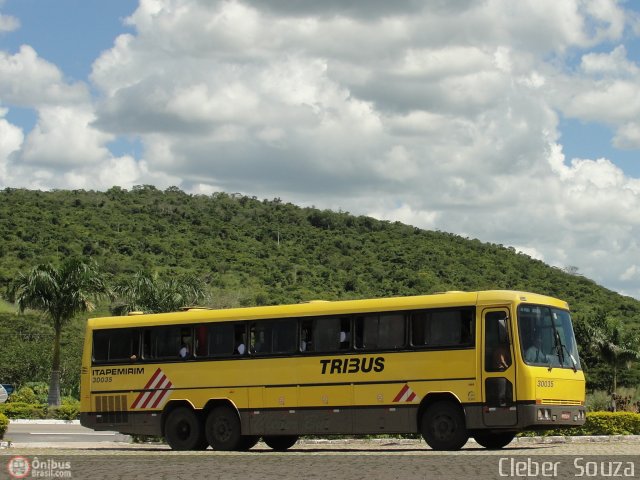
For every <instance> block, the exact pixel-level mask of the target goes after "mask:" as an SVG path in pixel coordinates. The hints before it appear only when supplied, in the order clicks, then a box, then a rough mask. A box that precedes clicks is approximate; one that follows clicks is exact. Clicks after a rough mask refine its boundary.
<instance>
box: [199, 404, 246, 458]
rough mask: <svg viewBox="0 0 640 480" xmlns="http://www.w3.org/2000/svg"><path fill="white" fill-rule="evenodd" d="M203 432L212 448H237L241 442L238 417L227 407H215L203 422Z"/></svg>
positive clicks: (227, 449)
mask: <svg viewBox="0 0 640 480" xmlns="http://www.w3.org/2000/svg"><path fill="white" fill-rule="evenodd" d="M205 433H206V436H207V441H208V442H209V445H211V447H212V448H213V449H214V450H223V451H230V450H237V449H238V447H239V446H240V443H241V438H242V437H241V435H240V419H239V418H238V415H237V414H236V412H234V411H233V410H232V409H231V408H229V407H216V408H214V409H213V410H211V412H210V413H209V415H207V421H206V422H205Z"/></svg>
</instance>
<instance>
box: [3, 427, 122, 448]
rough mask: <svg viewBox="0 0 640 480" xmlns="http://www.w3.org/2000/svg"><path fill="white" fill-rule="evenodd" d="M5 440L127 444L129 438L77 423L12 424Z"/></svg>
mask: <svg viewBox="0 0 640 480" xmlns="http://www.w3.org/2000/svg"><path fill="white" fill-rule="evenodd" d="M4 437H5V440H10V441H11V442H12V443H15V444H18V445H22V444H36V445H37V444H58V443H100V442H127V441H129V437H128V436H126V435H121V434H119V433H116V432H96V431H93V430H91V429H89V428H84V427H83V426H81V425H79V424H78V423H71V422H69V423H31V422H29V423H14V422H11V423H10V424H9V428H8V429H7V432H6V433H5V435H4Z"/></svg>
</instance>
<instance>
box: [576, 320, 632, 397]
mask: <svg viewBox="0 0 640 480" xmlns="http://www.w3.org/2000/svg"><path fill="white" fill-rule="evenodd" d="M587 329H588V333H589V336H590V340H589V343H590V344H591V346H593V347H594V348H595V349H596V351H597V352H598V353H599V357H600V359H601V360H602V361H603V362H604V363H606V364H607V365H608V366H609V367H610V368H611V371H612V374H613V375H612V377H611V381H612V393H613V394H616V393H617V389H618V371H619V370H620V369H622V368H630V366H631V363H632V362H633V361H635V360H640V338H639V337H638V335H637V334H636V333H635V332H633V331H632V330H628V329H626V328H625V326H624V324H623V323H622V322H621V321H620V320H617V319H611V318H608V317H607V316H606V315H605V314H604V313H603V312H599V313H597V314H596V315H595V316H594V317H593V318H592V319H591V321H590V322H589V323H588V326H587Z"/></svg>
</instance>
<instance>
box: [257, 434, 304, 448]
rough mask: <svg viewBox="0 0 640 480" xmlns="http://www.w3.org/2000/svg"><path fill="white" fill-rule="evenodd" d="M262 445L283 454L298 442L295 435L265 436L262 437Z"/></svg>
mask: <svg viewBox="0 0 640 480" xmlns="http://www.w3.org/2000/svg"><path fill="white" fill-rule="evenodd" d="M262 440H264V443H266V444H267V446H268V447H270V448H273V449H274V450H277V451H278V452H284V451H285V450H288V449H289V448H291V447H293V446H294V445H295V443H296V442H297V441H298V436H297V435H267V436H266V437H262Z"/></svg>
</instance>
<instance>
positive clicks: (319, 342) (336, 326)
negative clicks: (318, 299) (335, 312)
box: [312, 317, 340, 352]
mask: <svg viewBox="0 0 640 480" xmlns="http://www.w3.org/2000/svg"><path fill="white" fill-rule="evenodd" d="M312 335H313V341H314V348H315V351H316V352H337V351H338V350H339V349H340V319H339V318H337V317H319V318H315V319H313V332H312Z"/></svg>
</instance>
